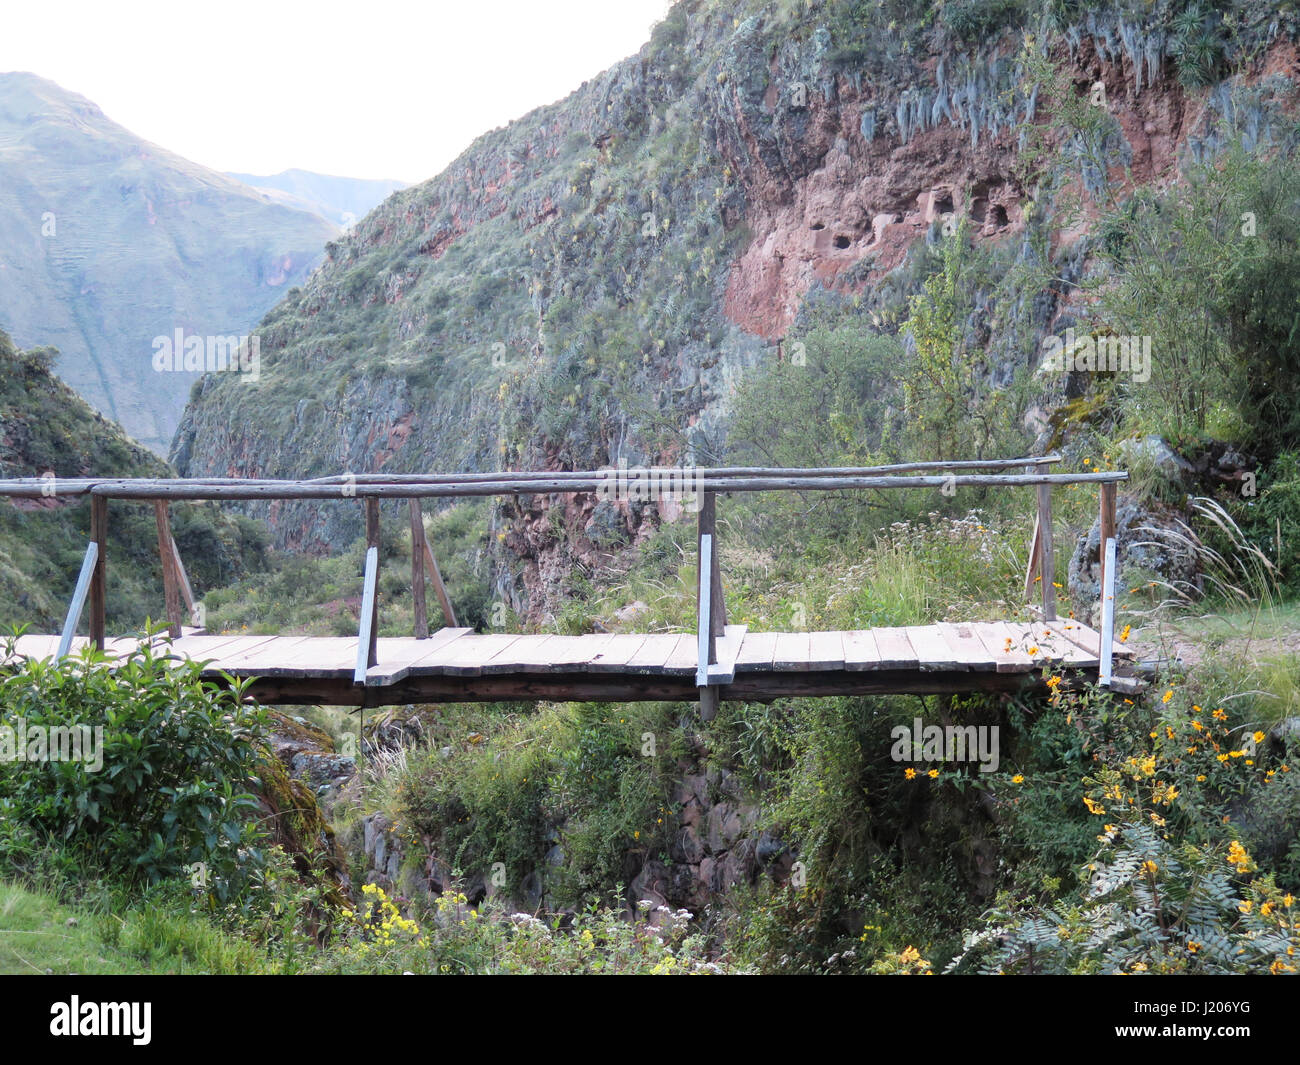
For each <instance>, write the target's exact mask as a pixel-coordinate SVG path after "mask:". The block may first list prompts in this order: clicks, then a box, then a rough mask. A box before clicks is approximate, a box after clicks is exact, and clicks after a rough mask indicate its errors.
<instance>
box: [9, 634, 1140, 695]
mask: <svg viewBox="0 0 1300 1065" xmlns="http://www.w3.org/2000/svg"><path fill="white" fill-rule="evenodd" d="M155 642H156V643H157V645H158V648H159V649H160V650H162V649H167V650H168V651H169V652H170V653H171V654H172V655H174V656H176V657H178V658H184V659H189V660H192V661H196V662H201V663H204V665H203V673H204V675H205V676H207V677H210V678H213V679H219V678H220V676H221V674H223V673H226V674H230V675H232V676H238V677H252V678H256V680H255V681H254V685H253V687H252V688H251V689H250V691H251V692H252V694H253V695H254V697H256V698H259V699H263V700H264V701H266V702H284V703H292V702H304V703H325V702H336V703H339V704H341V705H354V706H355V705H366V706H372V705H375V706H377V705H384V704H387V703H395V702H413V701H419V700H420V699H427V700H438V701H456V700H460V701H474V700H484V701H491V700H512V701H513V700H516V699H520V700H522V699H544V698H557V699H570V698H572V699H599V698H611V699H623V700H635V699H693V698H696V697H698V689H697V688H696V686H695V683H696V667H697V663H696V654H697V648H698V643H697V639H696V637H695V636H694V635H691V634H675V633H665V634H649V635H647V634H639V633H620V634H609V633H597V634H588V635H582V636H562V635H548V634H538V635H515V634H510V633H487V634H478V633H474V632H471V631H470V630H469V629H466V628H444V629H440V630H438V631H437V632H435V633H433V634H432V635H431V636H429V637H428V638H425V639H420V640H416V639H414V638H390V637H385V638H381V639H380V640H379V641H378V644H377V658H378V661H377V664H376V665H374V666H372V667H370V670H369V672H368V674H367V678H366V684H365V686H364V687H359V686H357V685H355V684H354V683H353V670H354V668H355V663H356V654H357V640H356V637H353V636H344V637H322V636H248V635H238V634H234V635H231V634H226V635H221V634H206V633H193V632H188V633H186V634H184V635H182V636H181V637H180V638H179V639H177V640H174V641H171V642H170V643H169V642H168V641H166V640H165V639H163V640H161V641H155ZM86 644H87V641H86V640H85V639H84V638H79V639H77V640H75V641H74V643H73V651H74V653H75V652H76V651H77V650H79V649H81V648H83V647H85V646H86ZM1099 644H1100V637H1099V636H1098V634H1097V633H1096V632H1095V631H1093V630H1092V629H1090V628H1088V626H1086V625H1084V624H1082V623H1081V622H1078V621H1074V620H1073V619H1070V620H1067V621H1054V622H1042V621H1037V622H1032V623H1030V622H1005V621H996V622H953V623H949V622H943V623H939V624H936V625H913V626H907V627H902V628H897V627H896V628H889V627H885V628H876V629H859V630H853V631H849V632H835V631H833V632H749V631H748V630H747V629H745V627H744V626H739V625H730V626H728V627H727V633H726V636H725V637H722V638H720V639H719V641H718V648H719V663H718V664H717V665H714V666H712V667H711V669H710V671H709V673H710V677H711V679H715V680H716V681H717V684H718V688H719V691H720V693H721V696H722V698H732V699H756V700H761V699H772V698H779V697H781V696H784V695H802V694H854V693H861V694H870V693H878V692H898V693H907V692H918V693H920V692H938V691H952V692H959V691H971V690H1013V688H1014V687H1015V686H1018V685H1021V684H1023V683H1025V682H1026V681H1027V680H1029V679H1030V678H1031V675H1032V674H1034V673H1038V672H1041V671H1042V670H1044V669H1063V670H1072V671H1081V672H1096V671H1097V669H1098V666H1099V663H1098V659H1097V648H1098V646H1099ZM57 646H58V637H57V636H48V635H32V636H23V637H20V638H19V639H18V640H17V642H16V645H15V658H20V659H21V658H30V659H43V658H49V657H51V656H52V655H53V654H54V653H55V650H56V648H57ZM135 646H137V643H136V641H135V640H132V639H128V638H119V639H116V640H111V641H109V642H108V645H107V649H108V651H109V653H110V654H112V655H115V656H123V655H126V654H128V653H129V652H130V650H131V649H132V648H133V647H135ZM1116 653H1117V655H1119V656H1121V657H1124V656H1127V657H1131V655H1132V652H1131V651H1128V650H1127V648H1122V647H1120V646H1117V648H1116ZM0 664H12V660H10V662H9V663H0Z"/></svg>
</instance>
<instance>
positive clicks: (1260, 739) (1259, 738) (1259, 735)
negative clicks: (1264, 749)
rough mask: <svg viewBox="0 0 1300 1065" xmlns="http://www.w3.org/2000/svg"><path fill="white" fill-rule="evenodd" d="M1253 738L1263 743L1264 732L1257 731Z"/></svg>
mask: <svg viewBox="0 0 1300 1065" xmlns="http://www.w3.org/2000/svg"><path fill="white" fill-rule="evenodd" d="M1252 738H1253V739H1254V741H1255V742H1256V743H1263V742H1264V733H1262V732H1256V733H1255V734H1254V736H1253V737H1252Z"/></svg>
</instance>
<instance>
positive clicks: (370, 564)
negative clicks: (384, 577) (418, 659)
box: [352, 547, 379, 684]
mask: <svg viewBox="0 0 1300 1065" xmlns="http://www.w3.org/2000/svg"><path fill="white" fill-rule="evenodd" d="M359 615H360V623H359V628H358V631H357V664H356V669H355V670H354V671H353V677H352V679H353V683H355V684H364V683H365V679H366V674H367V673H368V672H369V670H370V667H371V666H373V665H375V659H376V658H377V655H376V651H377V649H378V644H377V643H376V640H378V638H379V633H378V631H377V630H378V628H379V548H378V547H367V548H366V571H365V575H364V577H363V578H362V582H361V610H360V611H359Z"/></svg>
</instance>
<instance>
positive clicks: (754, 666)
mask: <svg viewBox="0 0 1300 1065" xmlns="http://www.w3.org/2000/svg"><path fill="white" fill-rule="evenodd" d="M775 655H776V633H774V632H747V633H745V638H744V639H743V640H742V641H741V643H740V653H739V654H738V655H736V672H737V673H752V672H755V671H757V670H770V669H771V668H772V659H773V657H774V656H775Z"/></svg>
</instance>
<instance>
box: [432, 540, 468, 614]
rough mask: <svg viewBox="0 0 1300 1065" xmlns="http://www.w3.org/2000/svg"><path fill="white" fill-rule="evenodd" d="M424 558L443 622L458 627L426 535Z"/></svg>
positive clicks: (449, 597)
mask: <svg viewBox="0 0 1300 1065" xmlns="http://www.w3.org/2000/svg"><path fill="white" fill-rule="evenodd" d="M424 560H425V562H426V563H427V564H428V569H429V576H430V577H431V578H432V579H433V591H434V594H435V595H437V597H438V605H439V606H441V607H442V616H443V624H444V625H446V626H447V627H448V628H451V629H455V628H459V627H460V622H459V621H457V620H456V611H455V609H454V608H453V607H452V605H451V596H449V595H448V594H447V586H446V585H445V584H443V583H442V571H441V570H440V569H438V560H437V559H436V558H434V557H433V548H432V547H430V546H429V540H428V538H427V537H426V538H425V541H424Z"/></svg>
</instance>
